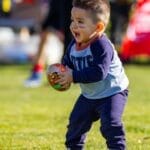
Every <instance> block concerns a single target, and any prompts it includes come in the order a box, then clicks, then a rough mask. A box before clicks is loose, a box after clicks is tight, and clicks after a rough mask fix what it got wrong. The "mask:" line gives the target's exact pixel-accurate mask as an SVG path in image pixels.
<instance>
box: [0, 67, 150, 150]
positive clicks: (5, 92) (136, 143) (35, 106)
mask: <svg viewBox="0 0 150 150" xmlns="http://www.w3.org/2000/svg"><path fill="white" fill-rule="evenodd" d="M29 68H30V66H29V65H18V66H17V65H16V66H15V65H12V66H0V150H1V149H2V150H22V149H23V150H33V149H34V150H35V149H36V150H64V149H65V147H64V142H65V132H66V126H67V123H68V116H69V113H70V111H71V109H72V106H73V104H74V102H75V100H76V97H77V96H78V94H79V93H80V90H79V87H78V85H73V86H72V87H71V89H69V90H68V91H66V92H57V91H55V90H54V89H52V88H51V87H50V86H48V84H47V82H46V77H45V76H44V77H43V86H42V87H40V88H36V89H26V88H24V87H23V86H22V83H23V80H24V79H25V78H26V77H27V75H28V73H29ZM125 68H126V73H127V74H128V77H129V79H130V87H129V90H130V92H129V99H128V103H127V107H126V109H125V113H124V116H123V121H124V123H125V125H126V126H125V128H126V135H127V145H128V150H149V149H150V117H149V114H150V88H149V85H150V79H149V75H150V69H149V66H136V65H128V66H125ZM99 126H100V125H99V122H96V123H94V125H93V127H92V129H91V131H90V132H89V134H88V137H87V142H86V146H85V147H86V149H87V150H105V149H106V146H105V141H104V139H103V138H102V136H101V134H100V132H99Z"/></svg>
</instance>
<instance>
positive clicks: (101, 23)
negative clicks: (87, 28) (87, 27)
mask: <svg viewBox="0 0 150 150" xmlns="http://www.w3.org/2000/svg"><path fill="white" fill-rule="evenodd" d="M96 28H97V30H98V31H99V32H102V31H104V29H105V25H104V23H103V22H101V21H100V22H98V23H97V27H96Z"/></svg>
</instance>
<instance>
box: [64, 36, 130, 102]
mask: <svg viewBox="0 0 150 150" xmlns="http://www.w3.org/2000/svg"><path fill="white" fill-rule="evenodd" d="M63 64H65V65H67V66H68V67H70V68H71V69H73V81H74V83H79V84H80V87H81V92H82V95H83V96H85V97H86V98H88V99H100V98H104V97H108V96H111V95H113V94H116V93H119V92H121V91H123V90H125V89H126V88H127V87H128V84H129V81H128V78H127V76H126V74H125V72H124V69H123V66H122V63H121V61H120V59H119V57H118V55H117V52H116V50H115V49H114V46H113V45H112V44H111V42H110V40H109V39H108V38H107V36H106V35H102V36H101V37H99V38H97V39H96V40H95V41H93V42H92V43H91V44H90V45H89V46H87V47H86V48H84V49H82V50H77V49H76V43H75V41H72V42H71V44H70V46H69V48H68V50H67V52H66V54H65V56H64V59H63Z"/></svg>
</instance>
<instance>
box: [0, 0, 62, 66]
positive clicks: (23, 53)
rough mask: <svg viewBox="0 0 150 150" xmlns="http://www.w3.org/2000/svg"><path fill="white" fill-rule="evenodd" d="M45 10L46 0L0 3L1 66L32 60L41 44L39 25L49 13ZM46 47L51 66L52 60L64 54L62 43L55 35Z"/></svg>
mask: <svg viewBox="0 0 150 150" xmlns="http://www.w3.org/2000/svg"><path fill="white" fill-rule="evenodd" d="M48 7H49V5H48V0H0V33H1V38H0V63H1V64H24V63H30V62H32V61H33V59H34V57H35V55H36V53H37V50H38V44H39V41H40V37H39V36H40V35H39V33H40V31H41V24H42V21H43V20H44V19H45V17H46V15H47V13H48V9H49V8H48ZM50 43H51V44H50ZM46 46H47V47H46V49H47V55H48V56H51V58H50V59H49V58H48V59H49V60H50V61H51V63H52V62H53V60H55V61H58V59H60V57H61V55H62V53H63V51H62V50H63V49H62V46H63V43H62V42H60V40H58V38H57V35H56V34H55V35H52V36H51V37H50V39H49V42H47V45H46ZM48 49H51V50H48ZM52 49H53V50H52ZM56 55H57V56H56Z"/></svg>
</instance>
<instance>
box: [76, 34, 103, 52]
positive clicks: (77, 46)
mask: <svg viewBox="0 0 150 150" xmlns="http://www.w3.org/2000/svg"><path fill="white" fill-rule="evenodd" d="M101 35H102V34H100V33H99V34H96V35H95V36H93V37H92V38H91V39H89V40H88V41H85V42H83V43H76V48H77V50H82V49H84V48H86V47H88V46H89V45H90V44H91V43H92V42H93V41H95V40H96V39H97V38H98V37H100V36H101Z"/></svg>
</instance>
